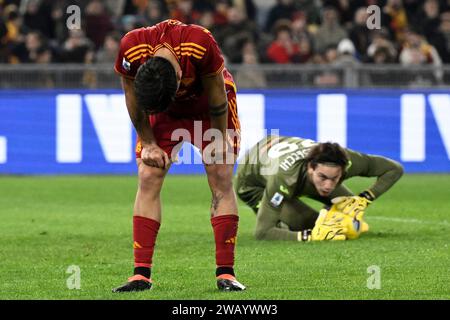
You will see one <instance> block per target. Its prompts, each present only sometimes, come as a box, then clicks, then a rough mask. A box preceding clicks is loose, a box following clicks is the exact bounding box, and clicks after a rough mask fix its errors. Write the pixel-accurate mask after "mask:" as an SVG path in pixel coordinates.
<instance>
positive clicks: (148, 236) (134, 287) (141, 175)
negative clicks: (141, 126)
mask: <svg viewBox="0 0 450 320" xmlns="http://www.w3.org/2000/svg"><path fill="white" fill-rule="evenodd" d="M157 119H158V118H156V120H157ZM159 119H160V120H161V118H159ZM153 120H155V119H153ZM162 120H166V121H160V122H157V121H154V122H153V123H152V126H153V128H154V130H155V138H156V139H157V142H158V145H159V146H160V147H161V148H162V149H163V150H164V151H165V152H166V153H168V154H169V156H170V155H171V151H172V149H173V148H174V146H175V145H176V143H177V142H176V141H171V140H170V136H169V138H168V139H166V138H167V137H166V136H163V135H161V134H162V133H164V134H168V133H170V132H171V131H170V130H158V129H160V128H161V127H162V126H166V127H165V129H170V128H167V126H168V124H171V122H168V121H167V119H162ZM171 125H172V126H173V127H175V126H177V124H176V123H172V124H171ZM140 153H141V146H140V142H139V141H138V143H137V145H136V164H137V167H138V189H137V193H136V199H135V202H134V211H133V252H134V275H133V276H132V277H130V278H129V279H128V282H127V283H125V284H124V285H122V286H120V287H118V288H115V289H113V292H127V291H141V290H146V289H150V288H151V286H152V282H151V267H152V259H153V251H154V248H155V243H156V238H157V235H158V231H159V227H160V224H161V199H160V193H161V188H162V185H163V182H164V177H165V175H166V173H167V171H168V169H167V170H163V169H160V168H155V167H150V166H148V165H146V164H144V163H143V161H142V160H141V159H140V158H141V154H140Z"/></svg>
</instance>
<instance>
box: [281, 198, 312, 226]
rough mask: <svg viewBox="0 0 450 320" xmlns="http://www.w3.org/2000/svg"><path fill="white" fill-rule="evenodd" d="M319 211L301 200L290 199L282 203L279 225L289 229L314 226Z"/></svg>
mask: <svg viewBox="0 0 450 320" xmlns="http://www.w3.org/2000/svg"><path fill="white" fill-rule="evenodd" d="M318 216H319V212H317V211H316V210H315V209H313V208H311V207H310V206H308V205H307V204H306V203H304V202H303V201H300V200H297V199H292V200H287V201H285V202H284V203H283V207H282V209H281V213H280V227H288V228H289V230H291V231H301V230H305V229H312V228H314V224H315V222H316V220H317V217H318Z"/></svg>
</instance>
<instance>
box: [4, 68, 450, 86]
mask: <svg viewBox="0 0 450 320" xmlns="http://www.w3.org/2000/svg"><path fill="white" fill-rule="evenodd" d="M227 68H228V69H229V70H230V71H231V72H232V74H233V75H234V77H235V80H236V82H237V85H238V87H239V88H240V89H255V88H258V89H269V88H270V89H274V88H276V89H283V88H292V89H298V88H310V89H313V88H315V89H319V88H403V89H411V88H429V89H432V88H434V89H435V88H441V89H443V88H447V89H449V88H450V65H449V64H447V65H406V66H404V65H400V64H359V63H355V64H328V65H318V64H230V65H227ZM0 75H1V76H0V88H3V89H68V88H78V89H112V88H114V89H120V81H119V77H118V76H117V74H116V73H115V72H114V70H113V66H112V63H109V64H103V63H102V64H31V63H30V64H0Z"/></svg>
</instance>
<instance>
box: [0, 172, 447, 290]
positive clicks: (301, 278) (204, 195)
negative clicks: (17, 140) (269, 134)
mask: <svg viewBox="0 0 450 320" xmlns="http://www.w3.org/2000/svg"><path fill="white" fill-rule="evenodd" d="M369 182H370V181H367V180H365V179H356V180H350V181H349V183H348V185H349V186H350V187H352V188H356V189H357V190H359V189H361V188H362V187H363V186H366V185H367V183H369ZM135 188H136V177H122V176H119V177H109V176H108V177H103V176H94V177H1V178H0V299H449V298H450V272H449V270H450V248H449V246H450V222H449V221H450V206H449V203H450V197H449V196H450V195H449V190H450V176H449V175H406V176H404V177H403V178H402V180H401V181H400V182H399V183H398V184H397V185H395V186H394V188H393V189H392V190H391V191H389V192H388V193H386V194H385V195H383V196H382V197H381V198H380V200H379V201H377V202H376V203H375V204H374V205H372V206H371V207H370V208H369V209H368V211H367V213H366V217H367V221H368V223H369V224H370V228H371V231H370V233H369V234H366V235H363V236H362V237H361V238H360V239H358V240H354V241H345V242H338V243H331V242H322V243H287V242H257V241H255V240H254V239H253V236H252V232H253V228H254V222H255V217H254V214H253V213H252V212H251V210H250V209H248V208H246V207H245V206H244V205H242V204H241V205H240V215H241V220H240V226H239V237H238V246H237V256H236V259H237V265H236V271H237V275H238V279H239V280H240V281H242V282H243V283H244V284H245V285H247V289H248V290H247V291H245V292H237V293H220V292H218V291H217V290H216V289H215V278H214V270H215V269H214V268H215V266H214V242H213V235H212V228H211V225H210V220H209V203H210V194H209V189H208V186H207V183H206V179H205V177H203V176H192V177H190V176H169V177H168V178H167V180H166V182H165V186H164V189H163V194H162V197H163V224H162V227H161V230H160V234H159V237H158V242H157V246H156V253H155V257H154V268H153V279H154V282H155V285H154V288H153V289H152V290H151V291H149V292H144V293H134V294H120V295H118V294H112V293H111V288H113V287H115V286H117V285H119V284H121V283H123V282H124V281H126V279H127V277H128V276H130V274H131V271H132V262H133V255H132V235H131V232H132V231H131V230H132V229H131V227H132V224H131V223H132V219H131V215H132V204H133V200H134V196H135ZM71 265H75V266H78V267H79V268H80V270H81V274H80V286H81V288H80V289H79V290H77V289H73V290H70V289H68V287H67V283H66V282H67V280H68V279H69V283H72V284H73V282H71V281H70V280H71V279H73V278H70V277H71V273H66V271H67V269H68V268H69V266H71ZM373 266H377V267H379V270H380V271H381V272H380V274H379V275H380V277H379V280H380V283H379V285H380V286H379V287H380V288H379V289H376V287H377V282H376V281H377V276H376V275H375V274H373V272H372V270H374V268H375V269H376V268H377V267H373ZM368 270H369V272H370V273H368ZM368 283H369V286H370V285H371V286H372V287H375V289H369V288H368Z"/></svg>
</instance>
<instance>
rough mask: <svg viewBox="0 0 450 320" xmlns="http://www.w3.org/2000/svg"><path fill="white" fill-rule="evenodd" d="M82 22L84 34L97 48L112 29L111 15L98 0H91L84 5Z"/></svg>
mask: <svg viewBox="0 0 450 320" xmlns="http://www.w3.org/2000/svg"><path fill="white" fill-rule="evenodd" d="M84 22H85V30H86V36H87V37H88V38H89V39H90V40H91V41H92V42H93V43H94V46H95V49H96V50H98V49H99V48H100V47H102V45H103V42H104V41H105V37H106V35H107V34H108V33H109V32H111V31H112V30H114V26H113V24H112V22H111V17H110V16H109V14H108V12H106V8H105V6H104V5H103V3H102V2H101V1H100V0H93V1H91V2H90V3H89V4H88V5H87V6H86V9H85V16H84Z"/></svg>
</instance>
